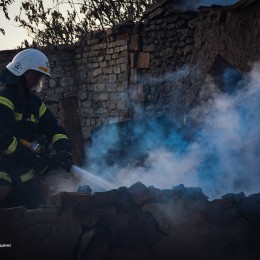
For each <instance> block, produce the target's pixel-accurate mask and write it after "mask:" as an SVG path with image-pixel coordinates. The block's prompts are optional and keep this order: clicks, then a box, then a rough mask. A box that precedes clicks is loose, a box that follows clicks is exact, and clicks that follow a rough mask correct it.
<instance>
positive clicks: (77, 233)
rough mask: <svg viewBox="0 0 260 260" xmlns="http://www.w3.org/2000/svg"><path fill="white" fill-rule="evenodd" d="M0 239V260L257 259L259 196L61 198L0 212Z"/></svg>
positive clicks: (142, 189)
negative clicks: (40, 205)
mask: <svg viewBox="0 0 260 260" xmlns="http://www.w3.org/2000/svg"><path fill="white" fill-rule="evenodd" d="M0 241H1V242H0V243H1V244H2V245H3V244H7V245H9V247H5V248H1V249H0V254H1V256H2V255H5V257H6V258H5V259H88V260H91V259H95V260H97V259H127V260H128V259H200V260H201V259H260V258H259V257H260V193H259V194H254V195H250V196H245V194H243V193H239V194H227V195H225V196H223V197H222V198H220V199H215V200H213V201H209V200H208V198H207V197H206V196H205V195H204V194H203V192H202V190H201V189H200V188H186V187H184V186H183V185H179V186H176V187H173V188H172V189H164V190H160V189H157V188H155V187H153V186H150V187H146V186H145V185H143V184H142V183H136V184H134V185H133V186H131V187H130V188H126V187H121V188H119V189H116V190H111V191H108V192H98V193H94V194H92V195H90V194H86V193H68V192H62V193H57V194H54V195H52V196H50V197H49V202H48V205H47V206H44V207H41V208H38V209H35V210H26V209H25V208H24V207H18V208H10V209H1V210H0ZM10 245H11V247H10ZM1 259H4V258H2V257H1Z"/></svg>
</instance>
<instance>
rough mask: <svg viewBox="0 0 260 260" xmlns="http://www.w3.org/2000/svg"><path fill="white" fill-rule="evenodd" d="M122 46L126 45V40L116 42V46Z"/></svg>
mask: <svg viewBox="0 0 260 260" xmlns="http://www.w3.org/2000/svg"><path fill="white" fill-rule="evenodd" d="M122 45H127V40H119V41H116V46H122Z"/></svg>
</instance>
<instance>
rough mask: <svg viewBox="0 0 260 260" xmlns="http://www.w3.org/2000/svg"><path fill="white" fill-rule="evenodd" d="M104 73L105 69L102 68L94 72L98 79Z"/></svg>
mask: <svg viewBox="0 0 260 260" xmlns="http://www.w3.org/2000/svg"><path fill="white" fill-rule="evenodd" d="M102 73H103V69H102V68H99V69H95V70H94V71H93V76H94V77H96V76H98V75H101V74H102Z"/></svg>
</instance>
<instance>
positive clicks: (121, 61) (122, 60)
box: [116, 57, 127, 64]
mask: <svg viewBox="0 0 260 260" xmlns="http://www.w3.org/2000/svg"><path fill="white" fill-rule="evenodd" d="M116 63H117V64H122V63H127V59H126V57H123V58H120V59H118V60H117V61H116Z"/></svg>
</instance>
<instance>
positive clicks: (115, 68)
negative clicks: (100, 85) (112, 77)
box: [113, 67, 121, 74]
mask: <svg viewBox="0 0 260 260" xmlns="http://www.w3.org/2000/svg"><path fill="white" fill-rule="evenodd" d="M113 73H115V74H120V73H121V69H120V67H114V68H113Z"/></svg>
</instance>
